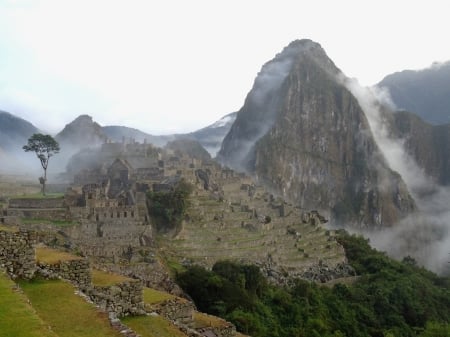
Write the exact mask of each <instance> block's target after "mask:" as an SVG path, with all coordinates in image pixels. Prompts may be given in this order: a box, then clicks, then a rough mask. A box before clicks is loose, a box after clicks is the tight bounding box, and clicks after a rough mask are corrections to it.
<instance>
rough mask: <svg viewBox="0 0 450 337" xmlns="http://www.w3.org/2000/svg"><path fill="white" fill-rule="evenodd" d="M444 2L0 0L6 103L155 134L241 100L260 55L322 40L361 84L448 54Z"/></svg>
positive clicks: (19, 111) (43, 123)
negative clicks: (298, 41)
mask: <svg viewBox="0 0 450 337" xmlns="http://www.w3.org/2000/svg"><path fill="white" fill-rule="evenodd" d="M449 33H450V20H449V19H448V11H447V6H446V1H433V0H428V1H414V0H413V1H403V0H397V1H385V0H382V1H353V0H352V1H346V0H341V1H335V0H329V1H317V0H315V1H312V0H308V1H299V0H296V1H295V0H293V1H287V0H277V1H264V0H259V1H251V0H246V1H245V0H241V1H237V0H236V1H235V0H227V1H220V2H219V1H214V0H205V1H200V0H190V1H186V0H179V1H178V0H165V1H150V0H148V1H132V0H128V1H113V0H109V1H95V0H89V1H82V0H81V1H80V0H76V1H75V0H74V1H63V0H55V1H38V0H28V1H26V0H23V1H21V0H16V1H13V0H9V1H6V0H0V109H2V110H6V111H9V112H11V113H13V114H15V115H18V116H20V117H22V118H25V119H27V120H29V121H31V122H32V123H33V124H35V125H36V126H37V127H39V128H41V129H43V130H45V131H49V132H52V133H54V132H57V131H60V130H61V129H62V128H63V127H64V125H65V124H67V123H69V122H70V121H72V120H73V119H74V118H76V117H77V116H78V115H80V114H89V115H91V116H92V117H93V118H94V120H96V121H97V122H99V123H100V124H101V125H117V124H120V125H126V126H130V127H135V128H138V129H141V130H143V131H146V132H150V133H154V134H164V133H172V132H185V131H193V130H195V129H198V128H201V127H204V126H206V125H208V124H210V123H212V122H214V121H216V120H217V119H219V118H220V117H221V116H223V115H225V114H227V113H230V112H233V111H237V110H238V109H239V108H240V107H241V106H242V104H243V102H244V99H245V96H246V95H247V93H248V91H249V90H250V89H251V86H252V84H253V81H254V79H255V76H256V75H257V73H258V71H259V70H260V68H261V66H262V65H263V64H264V63H265V62H267V61H269V60H270V59H272V58H273V57H274V56H275V54H276V53H278V52H280V51H281V50H282V49H283V47H285V46H286V45H287V44H289V43H290V42H291V41H293V40H295V39H302V38H309V39H312V40H314V41H316V42H319V43H320V44H321V45H322V47H323V48H324V49H325V51H326V52H327V54H328V56H329V57H330V58H331V59H332V60H333V61H334V62H335V64H336V65H337V66H338V67H339V68H340V69H341V70H342V71H343V72H344V73H345V74H346V75H347V76H349V77H355V78H357V79H358V80H359V82H360V83H361V84H363V85H372V84H374V83H376V82H378V81H380V80H381V79H382V78H383V77H384V76H385V75H387V74H389V73H392V72H395V71H400V70H403V69H419V68H424V67H428V66H430V65H431V63H433V62H435V61H438V62H442V61H447V60H450V44H449V43H448V40H449Z"/></svg>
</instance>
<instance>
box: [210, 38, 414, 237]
mask: <svg viewBox="0 0 450 337" xmlns="http://www.w3.org/2000/svg"><path fill="white" fill-rule="evenodd" d="M344 80H345V76H343V75H342V73H341V71H340V70H339V69H338V68H337V67H336V66H335V65H334V63H333V62H332V61H331V60H330V59H329V58H328V56H327V55H326V53H325V51H324V50H323V49H322V48H321V46H320V45H319V44H317V43H315V42H313V41H311V40H299V41H294V42H292V43H291V44H290V45H289V46H287V47H286V48H285V49H284V50H283V51H282V52H281V53H280V54H278V55H276V57H275V58H274V59H273V60H271V61H269V62H268V63H266V64H265V65H264V66H263V67H262V69H261V71H260V73H259V74H258V76H257V77H256V79H255V82H254V85H253V88H252V89H251V91H250V92H249V94H248V95H247V98H246V100H245V103H244V106H243V107H242V108H241V110H239V112H238V114H237V117H236V121H235V123H234V124H233V126H232V127H231V129H230V132H229V133H228V134H227V136H226V137H225V139H224V141H223V143H222V147H221V150H220V152H219V154H218V159H219V160H220V161H221V162H222V163H224V164H226V165H229V166H231V167H233V168H235V169H240V170H246V171H248V172H250V173H252V174H253V175H255V176H256V177H257V178H258V179H259V181H260V182H263V183H264V184H265V185H266V186H269V187H270V188H272V190H273V191H274V192H275V193H277V194H279V195H281V196H283V197H284V198H287V199H288V200H291V201H293V202H295V203H296V204H297V205H299V206H300V207H302V208H307V209H308V208H309V209H311V208H318V209H320V210H321V211H322V212H327V213H328V212H329V213H331V219H334V222H336V223H337V224H345V225H353V226H357V227H370V228H374V227H383V226H389V225H392V224H394V223H395V222H396V221H398V220H399V219H401V218H402V217H404V216H406V215H407V214H408V213H409V212H411V211H413V210H414V209H415V203H414V201H413V199H412V198H411V196H410V194H409V192H408V190H407V187H406V185H405V184H404V182H403V180H402V178H401V176H400V175H399V174H398V173H396V172H394V171H392V170H391V169H390V168H389V166H388V164H387V162H386V160H385V158H384V157H383V155H382V154H381V152H380V150H379V148H378V146H377V144H376V142H375V141H374V138H373V135H372V132H371V129H370V126H369V124H368V121H367V119H366V116H365V114H364V111H363V110H362V108H361V106H360V104H359V103H358V101H357V99H356V98H355V97H354V96H353V95H352V93H351V92H350V91H349V90H348V89H347V88H346V86H345V85H344Z"/></svg>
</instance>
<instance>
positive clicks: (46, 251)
mask: <svg viewBox="0 0 450 337" xmlns="http://www.w3.org/2000/svg"><path fill="white" fill-rule="evenodd" d="M80 259H82V257H80V256H76V255H73V254H70V253H66V252H63V251H59V250H56V249H52V248H48V247H38V248H36V261H37V262H41V263H47V264H58V263H60V262H62V261H73V260H80Z"/></svg>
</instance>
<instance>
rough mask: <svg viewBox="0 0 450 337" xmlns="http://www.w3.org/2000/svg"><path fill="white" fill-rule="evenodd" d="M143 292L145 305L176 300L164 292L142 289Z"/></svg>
mask: <svg viewBox="0 0 450 337" xmlns="http://www.w3.org/2000/svg"><path fill="white" fill-rule="evenodd" d="M143 292H144V303H145V304H156V303H161V302H164V301H167V300H171V299H175V298H177V297H176V296H174V295H171V294H169V293H166V292H164V291H159V290H155V289H151V288H144V291H143Z"/></svg>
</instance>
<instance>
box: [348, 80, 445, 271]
mask: <svg viewBox="0 0 450 337" xmlns="http://www.w3.org/2000/svg"><path fill="white" fill-rule="evenodd" d="M340 80H341V81H342V82H343V83H344V84H345V85H346V87H347V88H348V89H349V90H350V91H351V92H352V93H353V95H354V96H355V97H356V98H357V100H358V102H359V104H360V105H361V107H362V109H363V110H364V112H365V114H366V117H367V119H368V121H369V124H370V127H371V130H372V133H373V136H374V138H375V141H376V142H377V144H378V146H379V148H380V150H381V151H382V153H383V155H384V156H385V158H386V160H387V162H388V164H389V166H390V167H391V168H392V169H393V170H395V171H397V172H398V173H400V174H401V176H402V177H403V180H404V182H405V183H406V185H407V186H408V189H409V191H410V193H411V195H412V197H413V198H414V199H415V201H416V204H417V208H418V211H417V212H416V213H414V214H411V215H410V216H408V217H407V218H405V219H403V220H402V221H400V222H399V223H397V224H394V225H393V226H392V227H391V228H386V229H384V230H381V231H373V232H365V233H363V234H364V235H366V236H368V237H369V239H370V241H371V244H372V245H373V246H374V247H376V248H377V249H380V250H383V251H386V252H387V253H388V254H389V255H390V256H392V257H394V258H397V259H402V258H403V257H405V256H411V257H413V258H415V259H416V261H417V262H418V263H419V264H420V265H422V266H425V267H426V268H428V269H430V270H432V271H434V272H437V273H439V274H449V273H450V270H449V264H448V261H450V255H449V254H450V207H449V205H450V188H449V187H444V186H438V185H436V184H435V183H434V182H433V180H432V179H431V178H430V177H428V176H427V175H426V174H425V172H424V170H423V169H421V168H420V167H419V166H418V165H417V164H416V162H415V160H414V159H413V158H412V157H411V156H410V155H409V154H408V153H407V152H406V150H405V148H404V140H402V139H396V138H393V137H394V136H392V132H390V125H389V121H390V116H389V114H392V113H395V112H394V110H395V107H394V106H393V104H392V102H391V100H390V98H389V93H388V92H386V91H383V90H382V89H379V88H376V87H372V88H363V87H361V86H360V85H359V84H358V82H357V81H354V80H349V79H340ZM382 106H384V107H387V108H382Z"/></svg>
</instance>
